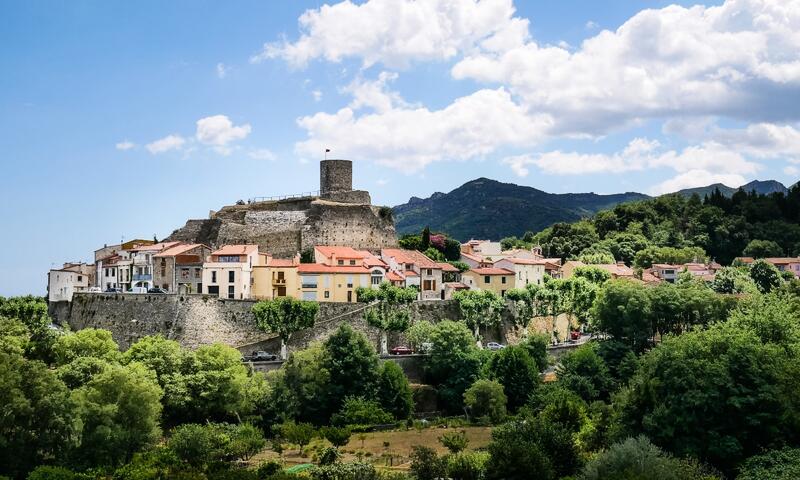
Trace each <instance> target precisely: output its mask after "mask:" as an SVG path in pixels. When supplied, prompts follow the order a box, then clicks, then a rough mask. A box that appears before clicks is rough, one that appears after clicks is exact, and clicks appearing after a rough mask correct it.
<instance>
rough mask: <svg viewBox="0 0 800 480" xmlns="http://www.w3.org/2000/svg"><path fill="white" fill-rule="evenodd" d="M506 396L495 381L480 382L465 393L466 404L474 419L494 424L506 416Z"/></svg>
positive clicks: (501, 387)
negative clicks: (485, 419) (481, 419)
mask: <svg viewBox="0 0 800 480" xmlns="http://www.w3.org/2000/svg"><path fill="white" fill-rule="evenodd" d="M506 401H507V400H506V394H505V393H503V386H502V385H500V384H499V383H497V382H495V381H493V380H478V381H476V382H475V383H473V384H472V386H471V387H469V388H468V389H467V391H466V392H464V404H465V405H466V406H467V408H469V411H470V413H471V414H472V416H473V417H474V418H484V417H485V418H487V419H488V420H489V421H491V422H492V423H499V422H501V421H502V420H503V419H504V418H505V416H506Z"/></svg>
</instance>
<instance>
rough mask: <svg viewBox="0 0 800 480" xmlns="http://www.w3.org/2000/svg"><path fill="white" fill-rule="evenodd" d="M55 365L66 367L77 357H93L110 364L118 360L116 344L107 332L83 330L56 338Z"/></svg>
mask: <svg viewBox="0 0 800 480" xmlns="http://www.w3.org/2000/svg"><path fill="white" fill-rule="evenodd" d="M53 351H54V352H55V359H56V365H66V364H67V363H69V362H71V361H73V360H75V359H76V358H79V357H93V358H99V359H101V360H105V361H107V362H110V363H117V362H119V359H120V355H121V354H120V352H119V347H118V346H117V342H115V341H114V339H113V338H111V332H109V331H108V330H99V329H94V328H84V329H83V330H79V331H77V332H75V333H71V334H67V335H62V336H60V337H58V339H57V340H56V342H55V344H54V345H53Z"/></svg>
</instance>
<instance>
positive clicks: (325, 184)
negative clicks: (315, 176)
mask: <svg viewBox="0 0 800 480" xmlns="http://www.w3.org/2000/svg"><path fill="white" fill-rule="evenodd" d="M352 189H353V162H352V161H350V160H323V161H321V162H319V190H320V194H321V195H323V196H324V195H326V194H328V193H331V192H347V191H350V190H352Z"/></svg>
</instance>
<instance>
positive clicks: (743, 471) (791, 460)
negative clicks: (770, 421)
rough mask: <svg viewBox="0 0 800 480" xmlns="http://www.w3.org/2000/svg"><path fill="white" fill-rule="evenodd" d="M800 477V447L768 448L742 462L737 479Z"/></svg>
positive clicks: (790, 479) (771, 479) (767, 479)
mask: <svg viewBox="0 0 800 480" xmlns="http://www.w3.org/2000/svg"><path fill="white" fill-rule="evenodd" d="M796 478H800V448H789V447H784V448H781V449H777V450H767V451H766V452H764V453H762V454H761V455H756V456H754V457H750V458H748V459H747V460H745V462H744V463H743V464H742V466H741V468H740V469H739V475H737V476H736V480H794V479H796Z"/></svg>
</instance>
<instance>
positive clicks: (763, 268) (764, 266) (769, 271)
mask: <svg viewBox="0 0 800 480" xmlns="http://www.w3.org/2000/svg"><path fill="white" fill-rule="evenodd" d="M750 278H752V279H753V281H754V282H755V284H756V287H758V290H759V291H760V292H761V293H769V292H770V291H772V289H773V288H775V287H777V286H779V285H780V284H781V283H782V281H783V280H782V279H781V274H780V272H779V271H778V269H777V268H775V266H774V265H772V264H771V263H767V261H766V260H756V261H755V262H753V264H752V265H750Z"/></svg>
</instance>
